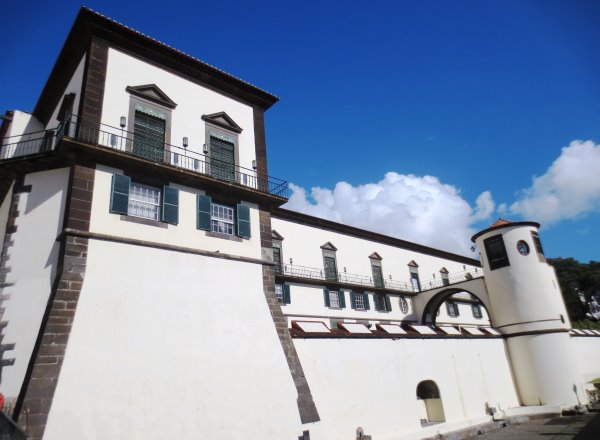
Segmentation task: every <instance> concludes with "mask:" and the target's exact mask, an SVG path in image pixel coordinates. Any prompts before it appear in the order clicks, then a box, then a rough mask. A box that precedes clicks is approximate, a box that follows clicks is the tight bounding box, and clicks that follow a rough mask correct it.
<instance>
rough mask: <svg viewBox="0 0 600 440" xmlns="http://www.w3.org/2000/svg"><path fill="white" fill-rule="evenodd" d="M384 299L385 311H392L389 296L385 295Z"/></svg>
mask: <svg viewBox="0 0 600 440" xmlns="http://www.w3.org/2000/svg"><path fill="white" fill-rule="evenodd" d="M384 300H385V310H386V311H387V312H391V311H392V302H391V301H390V296H389V295H385V296H384Z"/></svg>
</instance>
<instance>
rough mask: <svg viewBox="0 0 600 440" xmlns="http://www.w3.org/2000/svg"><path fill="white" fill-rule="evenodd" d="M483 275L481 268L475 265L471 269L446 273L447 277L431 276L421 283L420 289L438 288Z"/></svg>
mask: <svg viewBox="0 0 600 440" xmlns="http://www.w3.org/2000/svg"><path fill="white" fill-rule="evenodd" d="M482 276H483V270H481V269H479V268H477V267H475V268H473V269H467V270H463V271H461V272H454V273H450V274H448V278H441V277H440V278H433V279H431V280H427V281H424V282H422V283H421V290H422V291H423V290H431V289H438V288H440V287H444V286H451V285H452V284H456V283H462V282H463V281H469V280H473V279H475V278H481V277H482Z"/></svg>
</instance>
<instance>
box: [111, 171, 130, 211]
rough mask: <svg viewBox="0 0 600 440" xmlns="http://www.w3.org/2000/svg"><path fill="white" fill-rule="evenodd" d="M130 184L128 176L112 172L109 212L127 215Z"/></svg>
mask: <svg viewBox="0 0 600 440" xmlns="http://www.w3.org/2000/svg"><path fill="white" fill-rule="evenodd" d="M130 185H131V178H130V177H127V176H123V175H122V174H113V176H112V183H111V188H110V212H114V213H116V214H125V215H127V210H128V209H129V186H130Z"/></svg>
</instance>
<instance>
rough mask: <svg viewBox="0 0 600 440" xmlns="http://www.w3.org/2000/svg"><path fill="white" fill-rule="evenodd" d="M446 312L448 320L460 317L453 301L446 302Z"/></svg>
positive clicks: (456, 305)
mask: <svg viewBox="0 0 600 440" xmlns="http://www.w3.org/2000/svg"><path fill="white" fill-rule="evenodd" d="M446 311H447V312H448V316H449V317H450V318H456V317H458V316H459V315H460V312H459V310H458V304H456V303H455V302H454V301H447V302H446Z"/></svg>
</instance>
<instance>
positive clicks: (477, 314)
mask: <svg viewBox="0 0 600 440" xmlns="http://www.w3.org/2000/svg"><path fill="white" fill-rule="evenodd" d="M471 311H472V312H473V318H477V319H481V318H482V317H483V316H482V314H481V305H479V304H471Z"/></svg>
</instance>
